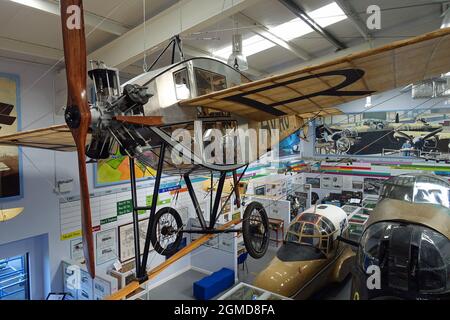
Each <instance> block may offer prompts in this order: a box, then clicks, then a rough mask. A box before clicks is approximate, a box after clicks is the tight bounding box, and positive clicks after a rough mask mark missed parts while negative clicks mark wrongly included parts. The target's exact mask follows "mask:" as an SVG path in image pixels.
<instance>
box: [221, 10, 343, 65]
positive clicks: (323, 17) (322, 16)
mask: <svg viewBox="0 0 450 320" xmlns="http://www.w3.org/2000/svg"><path fill="white" fill-rule="evenodd" d="M308 15H309V16H310V17H311V18H312V19H314V21H316V23H317V24H319V25H320V26H321V27H322V28H326V27H328V26H330V25H332V24H335V23H337V22H339V21H342V20H345V19H347V16H346V14H345V13H344V12H343V11H342V9H341V8H340V7H339V5H338V4H337V3H336V2H332V3H330V4H327V5H326V6H323V7H321V8H319V9H317V10H314V11H311V12H308ZM268 29H269V31H270V32H271V33H273V34H275V35H277V36H278V37H280V38H281V39H283V40H285V41H290V40H292V39H296V38H300V37H302V36H304V35H307V34H309V33H312V32H313V29H311V27H309V26H308V25H307V24H306V23H305V22H303V21H302V20H301V19H300V18H295V19H293V20H290V21H288V22H286V23H283V24H280V25H278V26H275V27H269V28H268ZM243 46H244V54H245V55H246V56H247V57H249V56H251V55H254V54H256V53H258V52H261V51H264V50H267V49H270V48H272V47H274V46H275V44H274V43H273V42H271V41H269V40H267V39H264V38H263V37H261V36H258V35H255V36H252V37H250V38H247V39H244V41H243ZM214 54H215V55H216V56H218V57H221V58H224V59H227V58H228V57H229V56H230V54H231V46H227V47H225V48H223V49H220V50H217V51H216V52H214Z"/></svg>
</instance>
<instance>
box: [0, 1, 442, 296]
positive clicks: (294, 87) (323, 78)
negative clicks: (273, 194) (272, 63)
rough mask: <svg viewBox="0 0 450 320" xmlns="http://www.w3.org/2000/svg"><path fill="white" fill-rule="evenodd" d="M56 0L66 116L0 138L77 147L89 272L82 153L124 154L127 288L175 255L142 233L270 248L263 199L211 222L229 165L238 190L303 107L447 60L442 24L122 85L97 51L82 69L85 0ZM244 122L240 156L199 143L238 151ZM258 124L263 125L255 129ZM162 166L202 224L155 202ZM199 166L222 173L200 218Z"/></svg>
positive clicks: (320, 107)
mask: <svg viewBox="0 0 450 320" xmlns="http://www.w3.org/2000/svg"><path fill="white" fill-rule="evenodd" d="M60 3H61V19H62V32H63V40H64V53H65V63H66V71H67V86H68V102H67V108H66V113H65V120H66V124H65V125H56V126H52V127H49V128H45V129H37V130H32V131H26V132H21V133H18V134H14V135H9V136H3V137H0V144H2V145H15V146H17V145H20V146H25V147H34V148H43V149H50V150H56V151H68V152H69V151H76V152H77V155H78V166H79V175H80V194H81V217H82V219H81V221H82V235H83V249H84V253H85V258H86V265H87V269H88V271H89V273H90V275H91V276H92V277H94V276H95V262H94V248H93V243H94V240H93V233H92V221H91V208H90V199H89V189H88V182H87V170H86V160H87V157H89V158H90V159H92V160H97V159H105V158H108V157H109V156H110V155H115V154H117V150H120V153H121V154H123V155H126V156H129V158H130V170H131V187H132V199H133V209H134V210H133V221H134V226H135V228H134V231H135V242H136V243H135V251H136V257H135V259H136V278H137V280H136V281H135V282H133V284H132V285H131V287H129V288H128V289H127V290H126V293H130V292H131V291H132V290H131V289H130V288H135V289H137V288H138V287H139V285H140V284H142V283H144V282H145V281H147V280H148V279H149V278H151V277H152V275H154V274H156V273H157V272H160V271H161V270H162V269H163V268H165V267H167V265H168V263H170V261H173V260H170V259H172V258H173V257H171V258H170V259H169V260H168V261H169V262H168V263H166V264H164V265H162V266H160V267H158V268H157V270H156V271H155V272H153V273H152V272H149V273H147V272H146V271H147V261H148V255H149V250H150V244H152V245H153V247H154V248H155V250H156V251H157V252H158V253H160V254H165V255H169V254H171V253H173V252H174V251H173V250H175V249H176V248H178V245H177V244H178V243H179V241H181V235H182V234H183V233H200V234H205V235H204V236H203V237H202V238H200V239H199V240H197V241H195V242H193V243H191V244H190V245H188V247H187V248H184V249H182V250H181V251H180V252H178V253H177V257H180V256H182V255H183V254H186V253H188V252H190V251H189V250H191V251H192V250H193V249H195V248H197V247H198V246H199V245H200V244H201V242H198V241H204V240H205V239H207V238H208V237H209V238H210V237H212V236H213V235H214V234H218V233H223V232H242V233H243V236H244V242H245V245H246V248H247V250H248V252H249V254H250V255H251V256H252V257H255V258H260V257H262V256H263V255H264V254H265V252H266V250H267V246H268V242H269V229H268V218H267V214H266V212H265V210H264V207H263V206H262V205H261V204H260V203H258V202H251V203H248V204H247V206H246V209H245V211H244V215H243V217H242V219H241V220H239V221H233V222H232V223H230V224H226V225H223V226H217V225H216V221H217V219H218V217H219V216H220V214H221V211H220V210H219V207H220V202H221V195H222V191H223V187H224V184H225V181H226V179H227V177H229V176H233V181H234V188H233V189H234V190H233V191H232V193H230V197H231V194H235V195H236V197H237V198H239V196H240V195H239V192H238V190H239V189H238V186H239V183H240V181H241V179H242V177H243V175H244V174H245V171H246V168H247V167H248V165H249V163H250V162H252V161H255V160H257V159H259V158H260V157H261V156H262V155H263V154H266V153H267V151H268V150H271V149H272V147H273V146H275V145H277V144H278V143H279V141H280V140H282V139H284V138H285V137H288V136H290V135H291V134H292V133H294V132H296V131H298V130H299V129H301V128H302V126H304V125H305V124H306V123H307V121H308V120H309V119H312V118H315V117H319V116H328V115H335V114H341V113H342V112H341V111H340V110H338V109H336V108H335V106H336V105H339V104H341V103H343V102H348V101H352V100H355V99H358V98H361V97H365V96H368V95H370V94H373V93H374V92H382V91H386V90H391V89H394V88H397V87H400V86H402V85H407V84H410V83H413V82H415V81H418V80H422V79H426V78H430V77H433V76H436V75H440V74H442V73H445V72H448V71H449V70H450V59H448V52H449V49H450V28H447V29H441V30H437V31H434V32H430V33H427V34H424V35H421V36H418V37H415V38H411V39H407V40H403V41H399V42H395V43H392V44H389V45H386V46H383V47H380V48H376V49H371V50H368V51H363V52H359V53H354V54H350V55H348V56H346V57H343V58H338V59H335V60H331V61H328V62H326V63H322V64H320V65H315V66H310V67H306V68H302V69H300V70H297V71H293V72H290V73H286V74H283V75H278V76H273V77H269V78H266V79H262V80H259V81H253V82H252V81H249V80H248V79H247V78H246V77H245V76H244V75H243V74H241V73H240V72H239V71H238V70H236V69H234V68H232V67H230V66H228V65H227V64H224V63H223V62H221V61H218V60H214V59H210V58H193V59H189V60H183V61H180V62H178V63H175V61H173V64H172V65H170V66H168V67H165V68H162V69H159V70H152V71H149V72H146V73H144V74H142V75H140V76H138V77H136V78H134V79H132V80H131V81H129V82H128V83H126V84H124V85H123V86H120V84H119V80H118V74H117V70H114V69H110V68H106V67H105V66H103V65H102V64H101V63H100V64H98V65H94V68H93V69H92V70H91V71H89V73H88V72H87V61H86V60H87V58H86V42H85V32H84V22H83V17H82V16H81V18H80V21H81V25H80V28H77V27H74V26H73V25H72V24H71V23H68V21H69V22H71V21H72V19H73V17H72V15H73V14H77V13H76V12H73V11H71V10H70V9H71V8H73V7H71V6H74V5H75V6H78V7H79V8H80V9H81V10H80V12H81V13H82V12H83V11H82V1H81V0H62V1H61V2H60ZM68 10H69V11H68ZM76 11H78V10H76ZM177 39H178V38H175V40H173V41H171V43H170V44H173V50H175V48H176V47H177V46H178V47H179V41H178V40H177ZM170 44H169V45H170ZM411 65H414V68H411ZM88 76H89V78H91V79H92V82H93V85H94V89H95V90H94V91H95V93H96V94H95V98H94V101H93V102H91V103H90V102H89V101H88V97H87V92H88V91H87V78H88ZM241 129H242V130H249V129H253V130H254V131H255V132H257V135H256V136H257V137H258V139H257V143H256V145H258V148H257V150H256V152H252V153H251V155H249V156H245V157H239V156H236V157H234V158H233V159H231V160H233V161H226V162H225V163H224V162H223V161H222V162H221V161H219V160H221V159H218V158H221V155H220V153H219V152H216V154H214V156H213V157H209V156H208V155H207V154H208V152H207V151H208V150H210V149H209V147H210V145H211V144H213V140H214V141H216V142H219V149H220V148H223V150H225V149H226V150H225V151H226V152H223V154H222V156H225V155H228V154H229V153H230V152H229V149H227V148H228V147H229V146H230V145H232V146H233V147H232V148H231V151H235V152H236V153H235V154H237V155H239V154H240V152H241V151H242V149H245V148H244V147H243V146H244V145H246V143H239V142H243V141H238V143H234V144H233V143H229V142H230V141H229V140H232V141H234V142H236V139H235V138H232V139H229V137H230V132H238V131H239V130H241ZM178 131H180V132H184V133H186V132H189V133H191V136H190V137H189V136H188V137H187V138H186V139H184V137H183V138H181V139H174V138H173V136H174V135H176V133H177V132H178ZM264 132H266V133H267V135H266V136H264V134H260V133H264ZM217 133H224V135H223V140H217V139H212V138H210V137H211V136H213V135H214V134H217ZM234 137H236V136H234ZM239 139H240V136H239V135H237V140H239ZM193 146H194V147H193ZM253 147H254V146H253ZM216 149H217V148H216ZM240 149H241V150H240ZM223 150H222V151H223ZM174 151H175V152H174ZM216 151H218V150H216ZM211 155H212V153H211ZM211 158H212V159H211ZM135 160H137V161H139V162H141V163H143V164H145V165H147V166H149V167H152V168H154V169H155V170H156V177H155V183H154V192H153V201H152V205H151V206H149V207H139V206H138V205H137V198H136V179H135V174H134V162H135ZM180 160H181V161H180ZM163 172H164V173H165V174H172V175H180V176H182V177H183V179H184V180H185V182H186V186H187V188H188V191H189V195H190V198H191V200H192V202H193V204H194V208H195V209H196V213H197V218H198V220H199V222H200V224H201V226H202V229H201V230H188V229H185V228H184V227H183V223H182V221H181V217H180V215H179V214H178V212H177V211H176V210H175V209H174V208H170V207H166V208H163V209H160V210H159V211H158V212H156V204H157V201H156V200H157V196H158V190H159V187H160V182H161V175H162V173H163ZM204 173H215V174H216V176H217V175H218V176H219V178H218V181H216V182H217V187H216V188H211V189H212V190H216V192H215V193H216V195H215V198H214V199H213V206H212V209H211V212H210V213H209V217H208V218H207V219H208V220H209V221H207V220H206V219H205V217H204V213H203V212H202V211H201V209H200V206H199V204H198V200H197V197H196V195H195V192H194V189H193V186H192V183H191V180H190V175H193V174H204ZM212 179H214V178H212ZM211 196H212V192H211ZM140 210H146V211H150V219H149V229H148V232H147V238H146V242H145V247H144V250H143V255H142V259H141V258H140V256H141V254H140V252H141V251H140V248H139V241H138V239H139V228H138V211H140ZM239 223H242V229H233V227H234V226H236V225H238V224H239ZM122 293H123V292H122ZM122 293H121V295H117V296H116V298H119V299H120V298H124V297H125V296H126V293H125V294H122Z"/></svg>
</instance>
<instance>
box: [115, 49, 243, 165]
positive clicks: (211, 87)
mask: <svg viewBox="0 0 450 320" xmlns="http://www.w3.org/2000/svg"><path fill="white" fill-rule="evenodd" d="M248 81H249V79H247V78H246V77H245V76H244V75H242V74H241V73H240V72H239V71H237V70H236V69H234V68H232V67H230V66H229V65H227V64H225V63H223V62H221V61H218V60H214V59H210V58H193V59H190V60H186V61H183V62H180V63H177V64H174V65H171V66H168V67H165V68H162V69H158V70H155V71H150V72H147V73H144V74H142V75H140V76H138V77H136V78H134V79H132V80H130V81H129V82H127V83H125V84H124V85H123V88H125V87H126V86H127V85H129V84H133V85H139V86H142V87H146V88H147V89H146V90H147V93H148V94H149V95H151V97H150V99H149V101H148V103H146V104H145V105H144V106H143V114H142V115H145V116H160V117H162V122H163V123H164V124H163V125H161V126H158V128H152V129H143V130H141V131H140V132H139V135H140V137H141V138H143V140H146V141H147V142H148V145H146V146H142V145H141V146H140V147H141V148H140V149H139V152H138V153H137V154H136V156H137V158H138V159H139V160H140V161H141V162H143V163H145V164H148V165H150V166H151V167H153V168H154V167H155V165H156V159H157V158H158V157H159V150H158V146H159V145H160V143H161V142H162V141H163V140H164V141H165V143H166V144H167V145H168V147H169V152H168V155H166V161H165V166H164V170H165V171H166V172H167V171H168V172H169V173H170V172H173V171H174V172H177V173H180V172H181V173H182V172H187V171H190V170H191V169H192V168H193V167H194V162H195V164H197V166H195V167H196V168H197V167H199V168H200V169H201V168H206V169H207V170H216V171H225V170H226V171H230V170H235V169H237V168H239V167H242V166H244V165H245V164H246V162H245V161H240V160H239V159H238V156H237V155H238V154H239V152H240V151H239V150H237V149H238V148H239V145H240V144H239V142H238V141H236V139H235V137H234V136H233V134H230V132H231V133H233V132H236V130H237V129H238V126H239V124H240V119H239V118H237V117H235V116H234V115H232V114H230V113H227V112H218V111H216V110H212V109H207V108H203V107H199V108H193V107H186V106H183V107H181V106H180V105H179V102H180V101H182V100H187V99H191V98H195V97H199V96H203V95H206V94H209V93H212V92H216V91H220V90H224V89H227V88H230V87H234V86H237V85H240V84H241V83H245V82H248ZM180 132H181V133H180ZM187 134H188V135H187ZM217 136H220V139H223V141H222V142H221V143H219V144H216V146H215V147H216V148H217V146H218V145H221V146H222V147H221V148H222V149H221V150H219V151H220V152H216V151H217V150H215V151H214V152H212V153H210V154H208V153H207V152H203V150H205V149H206V150H207V147H208V145H210V144H211V143H212V142H213V141H216V140H217V139H218V138H217ZM229 139H234V140H233V141H230V140H229ZM197 141H202V145H201V146H200V148H196V143H197ZM230 144H231V145H232V148H233V151H234V152H233V153H232V154H233V156H232V157H231V158H230V150H229V146H230ZM174 148H177V149H176V150H177V151H179V152H178V154H179V156H175V157H174V153H173V152H171V151H173V150H174ZM205 154H206V156H207V157H208V159H204V157H205ZM186 157H188V158H189V161H191V163H190V164H188V163H186V162H187V161H186ZM180 162H182V163H181V164H180ZM198 164H200V165H198ZM197 169H198V168H197Z"/></svg>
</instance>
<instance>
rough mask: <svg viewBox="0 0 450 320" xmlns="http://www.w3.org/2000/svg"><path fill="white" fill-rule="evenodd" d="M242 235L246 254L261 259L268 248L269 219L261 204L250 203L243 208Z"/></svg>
mask: <svg viewBox="0 0 450 320" xmlns="http://www.w3.org/2000/svg"><path fill="white" fill-rule="evenodd" d="M242 233H243V236H244V244H245V248H246V249H247V252H248V254H249V255H250V256H251V257H253V258H255V259H260V258H262V257H263V256H264V255H265V254H266V252H267V248H268V247H269V218H267V213H266V210H265V209H264V207H263V206H262V204H261V203H259V202H252V203H250V204H249V205H248V206H247V208H245V212H244V218H243V220H242Z"/></svg>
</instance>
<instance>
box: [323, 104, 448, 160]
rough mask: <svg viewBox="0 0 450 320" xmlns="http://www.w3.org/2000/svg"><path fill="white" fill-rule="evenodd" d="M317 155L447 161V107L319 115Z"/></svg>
mask: <svg viewBox="0 0 450 320" xmlns="http://www.w3.org/2000/svg"><path fill="white" fill-rule="evenodd" d="M315 152H316V154H317V155H351V156H378V157H380V156H382V157H396V158H414V159H423V160H437V161H450V108H449V107H446V106H445V105H444V104H443V107H439V108H431V109H412V110H408V111H397V112H366V113H360V114H344V115H338V116H330V117H326V118H321V119H320V120H318V121H317V123H316V141H315Z"/></svg>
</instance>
